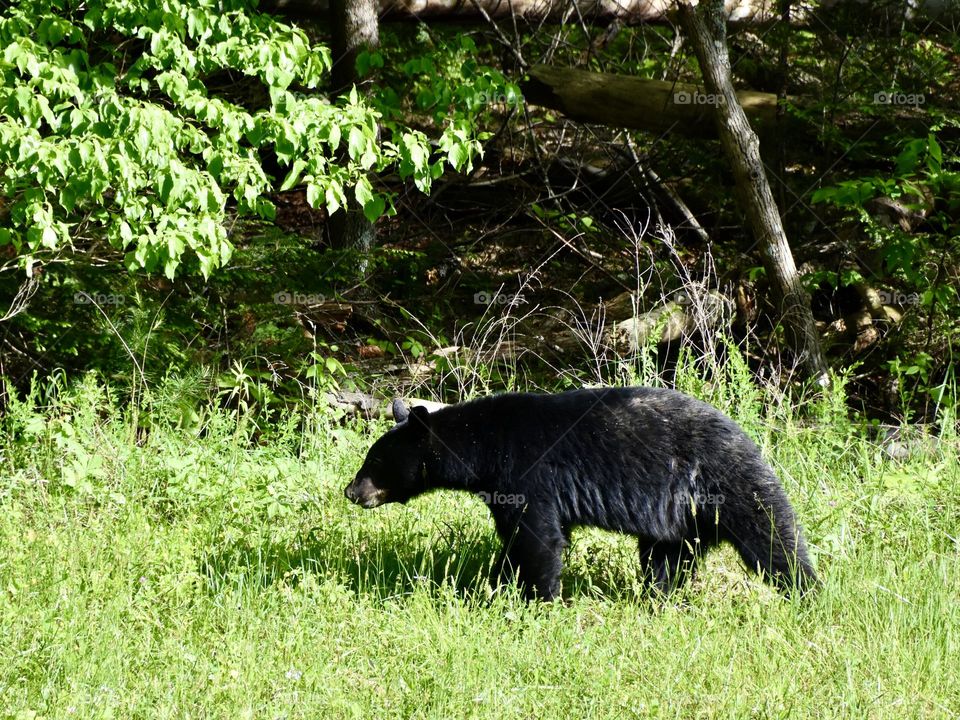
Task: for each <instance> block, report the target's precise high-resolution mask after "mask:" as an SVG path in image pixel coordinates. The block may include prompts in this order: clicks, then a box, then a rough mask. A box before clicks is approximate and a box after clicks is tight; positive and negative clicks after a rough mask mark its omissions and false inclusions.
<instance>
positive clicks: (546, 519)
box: [495, 506, 566, 601]
mask: <svg viewBox="0 0 960 720" xmlns="http://www.w3.org/2000/svg"><path fill="white" fill-rule="evenodd" d="M495 520H496V525H497V533H498V534H499V535H500V540H501V541H502V542H503V550H502V551H501V553H500V558H499V559H498V561H497V570H498V574H499V577H500V579H501V581H504V582H510V581H511V580H512V581H515V582H516V583H517V585H518V586H519V587H520V590H521V592H522V593H523V596H524V597H525V598H526V599H527V600H532V599H534V598H539V599H541V600H547V601H549V600H553V599H554V598H555V597H556V596H557V595H558V594H559V593H560V571H561V570H562V569H563V548H564V547H565V546H566V535H565V534H564V532H563V530H562V528H561V526H560V523H559V521H556V520H554V519H553V518H551V516H550V514H546V513H535V512H531V509H530V507H529V506H527V508H526V509H525V512H523V513H519V514H517V515H515V516H514V517H511V518H509V519H507V518H499V519H498V518H496V516H495Z"/></svg>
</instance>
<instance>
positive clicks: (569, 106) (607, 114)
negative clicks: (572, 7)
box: [520, 65, 777, 137]
mask: <svg viewBox="0 0 960 720" xmlns="http://www.w3.org/2000/svg"><path fill="white" fill-rule="evenodd" d="M529 76H530V79H529V80H527V81H525V82H523V83H521V84H520V87H521V89H522V90H523V95H524V97H525V98H526V100H527V102H530V103H533V104H534V105H541V106H543V107H546V108H550V109H551V110H558V111H560V112H562V113H563V114H564V115H566V116H567V117H568V118H570V119H572V120H578V121H580V122H586V123H596V124H600V125H609V126H613V127H624V128H632V129H635V130H647V131H650V132H658V133H663V132H670V131H674V132H680V133H683V134H684V135H690V136H693V137H716V136H717V128H716V125H715V123H714V121H713V115H712V112H711V111H712V108H711V104H712V102H713V101H714V100H715V98H714V96H712V95H707V94H706V92H705V91H704V89H703V87H700V86H697V85H691V84H688V83H674V82H669V81H665V80H650V79H646V78H638V77H632V76H630V75H615V74H613V73H596V72H590V71H588V70H579V69H577V68H566V67H553V66H550V65H535V66H534V67H532V68H531V69H530V72H529ZM737 99H738V100H739V102H740V105H741V107H742V108H743V111H744V112H745V113H746V115H747V118H748V119H749V120H750V123H751V125H753V126H754V127H755V128H756V130H757V132H759V133H761V134H765V133H766V132H768V131H769V130H772V129H773V127H774V126H775V123H776V116H777V96H776V95H775V94H773V93H765V92H755V91H753V90H740V91H738V92H737Z"/></svg>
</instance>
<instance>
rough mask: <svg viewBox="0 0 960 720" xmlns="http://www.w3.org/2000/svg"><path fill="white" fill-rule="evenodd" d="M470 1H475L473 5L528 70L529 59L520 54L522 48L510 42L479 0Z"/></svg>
mask: <svg viewBox="0 0 960 720" xmlns="http://www.w3.org/2000/svg"><path fill="white" fill-rule="evenodd" d="M470 1H471V2H472V3H473V6H474V7H475V8H476V9H477V10H478V11H479V12H480V14H481V15H483V19H484V20H486V21H487V24H488V25H490V27H492V28H493V31H494V32H495V33H496V34H497V39H498V40H500V42H501V43H503V44H504V45H506V47H507V48H508V49H509V50H510V52H511V53H513V56H514V57H515V58H516V59H517V62H518V63H520V67H521V68H523V69H524V70H526V69H527V67H528V66H527V61H526V60H524V59H523V55H521V54H520V49H519V48H516V47H514V46H513V43H511V42H510V40H509V39H508V38H507V36H506V35H505V34H504V33H503V30H501V29H500V26H499V25H497V23H496V22H494V20H493V18H492V17H490V14H489V13H488V12H487V11H486V9H485V8H484V7H483V6H482V5H481V4H480V3H479V2H478V0H470Z"/></svg>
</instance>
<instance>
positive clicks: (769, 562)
mask: <svg viewBox="0 0 960 720" xmlns="http://www.w3.org/2000/svg"><path fill="white" fill-rule="evenodd" d="M764 470H765V472H761V473H758V474H757V475H758V477H759V479H758V480H757V481H755V482H754V483H752V485H753V489H752V492H750V493H748V494H746V495H745V496H742V497H737V498H729V499H727V501H726V503H725V506H724V507H723V509H722V510H721V512H720V517H719V519H720V526H721V528H722V530H723V533H724V535H725V536H726V539H727V540H729V541H730V542H731V543H732V544H733V546H734V547H735V548H736V549H737V552H739V553H740V557H741V558H743V561H744V562H745V563H746V565H747V567H748V568H750V569H751V570H754V571H756V572H759V573H760V574H761V575H762V576H763V578H764V580H766V581H768V582H771V583H773V584H774V585H776V586H777V587H778V588H780V590H782V591H783V592H785V593H787V594H790V593H791V592H793V591H795V590H796V591H799V592H800V593H801V594H805V593H807V592H808V591H810V590H812V589H814V588H815V587H816V585H817V584H818V582H819V581H818V580H817V574H816V572H815V571H814V569H813V565H812V563H811V562H810V556H809V555H808V554H807V546H806V543H804V541H803V534H802V533H801V531H800V528H799V527H798V526H797V520H796V516H795V515H794V512H793V508H792V507H791V505H790V501H789V500H788V499H787V496H786V493H784V491H783V488H781V487H780V484H779V482H778V481H777V479H776V477H775V476H774V475H773V472H772V471H771V470H769V469H768V468H764Z"/></svg>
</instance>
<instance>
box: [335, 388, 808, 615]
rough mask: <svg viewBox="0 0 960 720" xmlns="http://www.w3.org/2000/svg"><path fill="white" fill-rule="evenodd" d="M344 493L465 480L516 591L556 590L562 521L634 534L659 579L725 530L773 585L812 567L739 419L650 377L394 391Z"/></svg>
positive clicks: (565, 526) (402, 497)
mask: <svg viewBox="0 0 960 720" xmlns="http://www.w3.org/2000/svg"><path fill="white" fill-rule="evenodd" d="M394 417H395V419H396V420H397V425H395V426H394V427H393V428H392V429H391V430H389V431H388V432H387V433H386V434H385V435H384V436H383V437H381V438H380V439H378V440H377V441H376V442H375V443H374V444H373V447H371V448H370V451H369V453H368V454H367V457H366V460H365V461H364V463H363V467H361V468H360V472H359V473H357V477H356V479H355V480H354V481H353V482H352V483H350V485H348V486H347V488H346V490H345V494H346V496H347V498H349V499H350V500H352V501H353V502H356V503H358V504H360V505H362V506H363V507H365V508H372V507H376V506H378V505H382V504H384V503H388V502H401V503H402V502H406V501H407V500H409V499H410V498H413V497H415V496H417V495H419V494H421V493H423V492H426V491H429V490H435V489H439V488H450V489H459V490H467V491H469V492H473V493H476V494H478V495H479V496H480V497H481V498H483V500H484V501H485V502H486V504H487V506H488V507H489V508H490V512H491V513H492V514H493V519H494V522H495V524H496V528H497V533H498V534H499V535H500V539H501V540H502V541H503V551H502V552H501V556H500V559H499V561H498V568H499V570H500V573H501V576H502V577H504V578H510V577H512V578H514V579H516V581H517V582H518V583H519V584H520V586H521V588H522V589H523V592H524V593H525V595H526V596H527V597H540V598H543V599H548V600H549V599H551V598H553V597H555V596H556V595H557V592H558V590H559V578H560V570H561V566H562V559H561V558H562V551H563V548H564V547H565V545H566V544H567V542H568V540H569V537H570V531H571V529H572V528H574V527H576V526H578V525H591V526H595V527H598V528H603V529H605V530H614V531H617V532H622V533H630V534H631V535H636V536H637V538H638V539H639V541H640V554H641V559H642V560H643V563H644V566H645V572H646V573H647V577H648V578H649V580H650V581H651V582H652V583H653V584H654V585H655V587H657V588H659V589H660V590H661V591H663V592H669V591H670V590H671V589H674V588H676V587H677V586H679V585H680V584H681V583H683V582H684V580H685V579H686V578H687V577H688V576H689V575H690V574H691V572H692V571H693V570H694V569H695V565H696V562H697V558H698V556H699V555H700V553H701V552H702V551H703V550H706V549H707V548H709V547H710V546H712V545H716V544H717V543H718V542H720V541H723V540H726V541H729V542H730V543H732V544H733V546H734V547H735V548H736V549H737V550H738V551H739V553H740V556H741V557H742V558H743V560H744V562H745V563H746V564H747V566H748V567H750V568H751V569H754V570H757V571H759V572H761V573H762V574H763V577H764V578H766V579H768V580H770V581H772V582H774V583H775V584H776V585H777V586H779V587H780V588H781V589H783V590H784V591H789V590H790V589H791V588H794V587H798V588H800V589H801V590H803V589H806V588H809V587H811V586H812V585H813V584H814V583H815V582H816V576H815V574H814V571H813V567H812V566H811V564H810V560H809V558H808V556H807V550H806V547H805V546H804V543H803V539H802V537H801V534H800V530H799V528H798V527H797V523H796V520H795V518H794V513H793V509H792V508H791V506H790V502H789V501H788V500H787V497H786V495H785V494H784V492H783V489H782V488H781V487H780V483H779V482H778V481H777V478H776V476H775V475H774V473H773V471H772V470H771V468H770V466H769V465H767V464H766V463H765V462H764V461H763V458H762V457H761V456H760V451H759V450H758V448H757V446H756V445H755V444H754V443H753V441H752V440H750V438H749V437H747V435H746V434H745V433H744V432H743V430H742V429H741V428H740V427H739V426H738V425H737V424H736V423H735V422H733V421H732V420H731V419H730V418H728V417H726V416H725V415H723V414H722V413H721V412H720V411H718V410H717V409H715V408H713V407H711V406H710V405H707V404H706V403H703V402H701V401H699V400H695V399H693V398H691V397H688V396H686V395H684V394H682V393H679V392H676V391H673V390H665V389H656V388H643V387H634V388H602V389H595V390H575V391H571V392H566V393H561V394H557V395H537V394H506V395H497V396H492V397H487V398H482V399H479V400H474V401H472V402H467V403H462V404H460V405H452V406H449V407H445V408H443V409H441V410H438V411H437V412H434V413H428V412H427V411H426V410H425V409H424V408H422V407H415V408H414V409H413V410H412V411H410V412H408V411H407V409H406V408H405V407H404V405H403V403H402V402H400V401H394Z"/></svg>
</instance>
